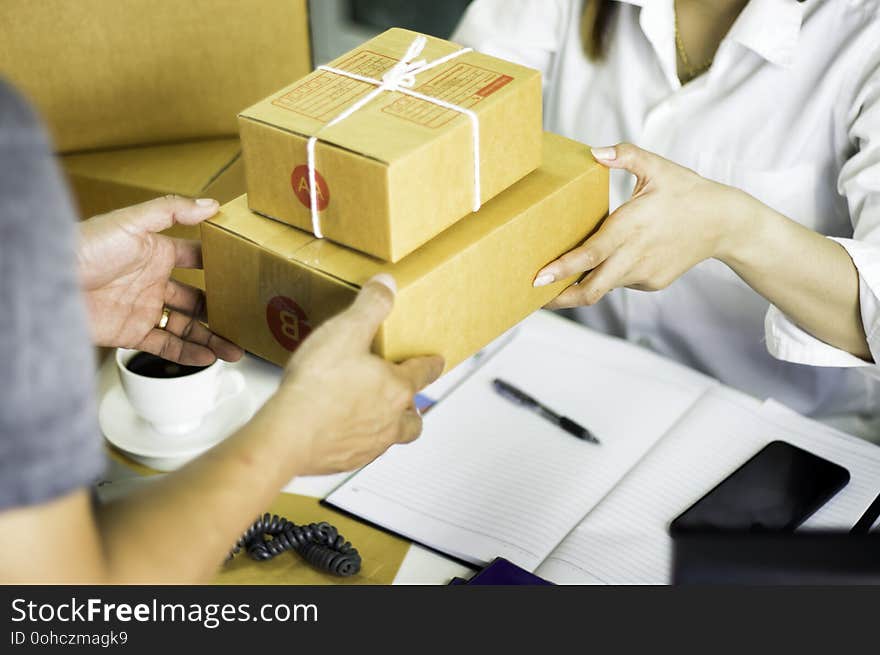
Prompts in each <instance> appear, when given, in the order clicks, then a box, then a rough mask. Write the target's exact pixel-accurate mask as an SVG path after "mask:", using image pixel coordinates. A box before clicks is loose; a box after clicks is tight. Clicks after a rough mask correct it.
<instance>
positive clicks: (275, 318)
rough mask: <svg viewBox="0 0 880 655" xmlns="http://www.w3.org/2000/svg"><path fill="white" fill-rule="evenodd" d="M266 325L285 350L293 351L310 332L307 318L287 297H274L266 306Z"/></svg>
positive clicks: (310, 327) (300, 308)
mask: <svg viewBox="0 0 880 655" xmlns="http://www.w3.org/2000/svg"><path fill="white" fill-rule="evenodd" d="M266 323H268V325H269V330H271V332H272V336H273V337H275V340H276V341H277V342H278V343H280V344H281V346H282V347H283V348H284V349H285V350H290V351H294V350H296V349H297V347H298V346H299V345H300V344H301V343H302V342H303V339H305V338H306V337H307V336H309V334H311V332H312V325H311V323H309V317H308V316H306V313H305V312H304V311H303V310H302V307H300V306H299V305H297V304H296V303H295V302H293V300H291V299H290V298H288V297H287V296H275V297H274V298H272V300H270V301H269V304H268V305H266Z"/></svg>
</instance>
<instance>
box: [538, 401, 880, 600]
mask: <svg viewBox="0 0 880 655" xmlns="http://www.w3.org/2000/svg"><path fill="white" fill-rule="evenodd" d="M777 439H781V440H783V441H787V442H789V443H792V444H794V445H796V446H800V447H801V448H804V449H805V450H809V451H810V452H812V453H815V454H816V455H819V456H820V457H824V458H826V459H828V460H830V461H832V462H836V463H838V464H841V465H842V466H844V467H845V468H847V469H848V470H849V472H850V482H849V484H848V485H847V486H846V487H845V488H844V489H843V490H842V491H841V492H839V493H838V494H837V495H836V496H835V497H834V498H832V499H831V500H830V501H829V502H828V503H827V504H826V505H825V506H823V507H822V508H821V509H820V510H819V511H818V512H816V513H815V514H814V515H813V516H812V517H811V518H810V519H809V520H808V521H807V522H806V523H805V524H804V527H816V528H844V529H847V528H850V527H851V526H852V525H853V524H854V523H855V522H856V521H857V520H858V518H859V517H860V516H861V514H862V512H864V510H865V509H866V508H867V507H868V505H869V504H870V503H871V501H872V500H873V499H874V497H875V496H876V495H877V493H878V490H880V448H878V447H877V446H875V445H873V444H871V443H868V442H866V441H863V440H861V439H857V438H855V437H851V436H849V435H846V434H843V433H841V432H837V431H835V430H833V429H832V428H829V427H827V426H824V425H822V424H820V423H817V422H815V421H811V420H809V419H806V418H804V417H802V416H800V415H798V414H796V413H794V412H792V411H791V410H788V409H786V408H784V407H782V406H780V405H778V404H776V403H772V402H771V403H767V404H765V405H762V403H760V402H758V401H756V400H753V399H751V398H748V397H746V396H744V395H742V394H740V393H738V392H735V391H732V390H730V389H724V388H720V387H719V388H716V389H713V390H712V391H710V392H709V393H708V394H706V395H705V396H704V397H703V398H702V399H701V400H700V402H699V403H698V404H697V405H696V406H695V407H694V408H693V409H692V410H691V411H690V412H689V413H688V415H687V416H686V417H684V418H683V419H682V421H680V422H679V423H678V424H677V425H676V426H675V427H674V429H673V430H672V431H671V432H670V434H668V435H667V436H665V437H664V438H663V439H662V440H661V441H660V442H659V443H658V444H657V446H656V447H655V448H654V449H653V450H652V451H651V453H649V454H648V455H647V456H646V457H645V458H644V459H643V460H642V461H641V462H640V463H639V465H638V466H637V467H636V468H635V469H633V471H631V473H630V474H629V475H628V476H626V477H625V478H624V479H623V480H622V481H621V482H620V483H619V484H618V485H617V486H616V487H615V489H614V490H613V491H612V492H611V493H610V494H609V495H608V496H607V498H605V499H604V500H603V502H602V503H601V504H600V505H599V506H598V507H596V508H595V509H594V510H593V511H592V512H591V513H590V514H589V515H588V516H587V517H586V518H585V519H584V520H583V521H582V522H581V524H580V525H579V526H578V527H577V528H576V529H575V530H574V531H573V532H572V533H571V534H570V535H569V536H568V537H567V538H566V539H565V540H564V541H563V542H562V543H561V544H560V545H559V547H558V548H556V549H555V551H554V552H553V553H551V554H550V555H549V556H548V558H547V560H546V561H545V562H544V563H543V564H542V565H541V566H540V567H539V568H538V570H537V573H538V574H539V575H542V576H544V577H546V578H548V579H550V580H553V581H555V582H560V583H578V584H589V583H613V584H646V583H647V584H652V583H653V584H663V583H666V582H668V581H669V574H670V568H671V558H672V540H671V539H670V537H669V535H668V531H667V530H668V526H669V523H670V522H671V521H672V520H673V519H674V518H675V517H676V516H678V515H679V514H680V513H681V512H682V511H684V510H685V509H687V508H688V507H689V506H690V505H691V504H692V503H694V502H695V501H697V500H698V499H699V498H700V497H702V496H703V494H705V493H706V492H707V491H708V490H709V489H711V488H712V487H714V486H715V485H716V484H717V483H718V482H720V481H721V480H723V479H724V478H725V477H727V475H729V474H730V473H732V472H733V471H734V470H735V469H736V468H737V467H738V466H739V465H740V464H742V463H743V462H745V461H746V460H747V459H748V458H749V457H751V456H752V455H754V454H755V453H756V452H757V451H758V450H760V449H761V448H762V447H763V446H764V445H766V444H767V443H769V442H771V441H774V440H777Z"/></svg>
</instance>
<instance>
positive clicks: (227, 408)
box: [98, 382, 256, 471]
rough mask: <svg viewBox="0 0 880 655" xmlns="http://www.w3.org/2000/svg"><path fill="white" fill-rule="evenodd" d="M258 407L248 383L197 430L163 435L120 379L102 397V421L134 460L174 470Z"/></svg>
mask: <svg viewBox="0 0 880 655" xmlns="http://www.w3.org/2000/svg"><path fill="white" fill-rule="evenodd" d="M255 410H256V407H255V403H254V400H253V398H252V396H251V394H250V393H249V392H248V389H247V387H245V389H244V390H243V391H241V392H240V393H238V394H236V395H234V396H232V397H230V398H228V399H226V400H225V401H223V402H222V403H220V404H219V405H218V406H217V408H216V409H215V410H214V411H213V412H211V413H210V414H208V415H207V416H206V417H205V418H204V419H203V420H202V424H201V425H200V426H199V427H198V428H197V429H196V430H194V431H193V432H191V433H189V434H186V435H183V436H168V435H163V434H160V433H159V432H156V431H155V430H154V429H153V427H152V426H151V425H150V424H149V423H147V422H146V421H144V420H143V419H142V418H141V417H140V416H138V415H137V414H136V413H135V411H134V409H133V408H132V406H131V404H130V403H129V402H128V398H126V396H125V392H124V391H123V390H122V386H121V385H120V384H119V383H118V382H117V384H115V385H113V386H112V387H111V388H110V389H109V390H108V391H107V393H106V394H105V395H104V398H103V399H102V400H101V406H100V409H99V411H98V421H99V423H100V426H101V432H103V433H104V437H105V438H106V439H107V441H109V442H110V443H111V444H113V445H114V446H115V447H116V448H118V449H119V450H121V451H122V452H124V453H125V454H127V455H128V456H129V457H131V458H132V459H133V460H135V461H137V462H140V463H141V464H143V465H144V466H148V467H150V468H153V469H156V470H158V471H171V470H174V469H176V468H180V467H181V466H183V465H184V464H186V463H187V462H188V461H189V460H191V459H193V458H194V457H197V456H198V455H201V454H202V453H203V452H205V451H206V450H208V449H209V448H211V447H212V446H214V445H216V444H217V443H219V442H220V441H222V440H223V439H225V438H226V437H228V436H229V435H230V434H232V433H233V432H235V431H236V430H237V429H238V428H240V427H241V426H242V425H244V424H245V423H246V422H247V421H248V420H249V419H250V418H251V416H253V414H254V412H255Z"/></svg>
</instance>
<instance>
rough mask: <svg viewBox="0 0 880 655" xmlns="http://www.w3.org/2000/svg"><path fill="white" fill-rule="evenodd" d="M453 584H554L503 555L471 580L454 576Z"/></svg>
mask: <svg viewBox="0 0 880 655" xmlns="http://www.w3.org/2000/svg"><path fill="white" fill-rule="evenodd" d="M449 584H451V585H467V584H477V585H552V584H553V583H552V582H548V581H547V580H545V579H544V578H539V577H538V576H537V575H535V574H534V573H529V572H528V571H526V570H525V569H523V568H520V567H519V566H517V565H516V564H514V563H513V562H510V561H508V560H506V559H504V558H503V557H496V558H495V559H493V560H492V561H491V562H490V563H489V566H487V567H486V568H484V569H483V570H482V571H480V572H479V573H477V574H476V575H475V576H474V577H472V578H471V579H470V580H463V579H462V578H453V579H452V581H451V582H450V583H449Z"/></svg>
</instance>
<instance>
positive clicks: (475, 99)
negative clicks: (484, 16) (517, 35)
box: [240, 29, 542, 261]
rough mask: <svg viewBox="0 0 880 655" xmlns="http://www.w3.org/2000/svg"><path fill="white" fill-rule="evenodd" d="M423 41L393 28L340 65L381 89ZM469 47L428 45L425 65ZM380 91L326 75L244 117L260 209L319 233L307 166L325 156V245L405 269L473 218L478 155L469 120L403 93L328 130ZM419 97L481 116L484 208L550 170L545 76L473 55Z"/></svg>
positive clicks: (419, 81) (446, 67) (424, 79)
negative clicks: (543, 168) (311, 142)
mask: <svg viewBox="0 0 880 655" xmlns="http://www.w3.org/2000/svg"><path fill="white" fill-rule="evenodd" d="M418 36H419V34H418V33H416V32H411V31H409V30H403V29H391V30H388V31H387V32H384V33H383V34H380V35H379V36H377V37H376V38H374V39H372V40H370V41H367V42H366V43H364V44H363V45H362V46H360V47H358V48H356V49H355V50H353V51H351V52H349V53H347V54H345V55H343V56H342V57H340V58H339V59H336V60H335V61H333V62H331V66H333V67H335V68H337V69H341V70H345V71H350V72H354V73H358V74H360V75H363V76H366V77H369V78H372V79H377V80H378V79H381V78H382V76H383V75H384V74H385V73H386V72H387V71H388V70H389V69H390V68H391V67H392V66H394V65H395V64H396V63H397V62H398V61H399V60H400V59H401V58H403V57H404V55H405V53H406V52H407V49H408V48H409V47H410V44H412V42H413V40H414V39H415V38H416V37H418ZM459 49H460V46H458V45H455V44H453V43H450V42H449V41H444V40H443V39H437V38H433V37H428V39H427V45H426V47H425V49H424V51H423V52H422V53H421V54H419V55H417V56H416V60H422V59H424V60H426V61H428V62H431V61H434V60H435V59H437V58H439V57H442V56H445V55H448V54H450V53H452V52H455V51H457V50H459ZM376 88H377V87H376V86H375V85H373V84H371V83H369V82H363V81H359V80H355V79H351V78H349V77H346V76H343V75H340V74H337V73H334V72H330V71H323V70H317V71H315V72H313V73H312V74H310V75H308V76H307V77H305V78H304V79H302V80H299V81H298V82H296V83H294V84H292V85H290V86H287V87H286V88H284V89H282V90H280V91H277V92H276V93H274V94H272V95H271V96H269V97H268V98H266V99H265V100H262V101H261V102H259V103H257V104H256V105H254V106H253V107H250V108H248V109H246V110H244V111H243V112H242V114H241V118H240V133H241V140H242V150H243V157H244V165H245V173H246V175H247V187H248V202H249V203H250V208H251V209H252V210H254V211H256V212H258V213H260V214H263V215H265V216H269V217H271V218H275V219H277V220H280V221H283V222H285V223H288V224H290V225H293V226H295V227H298V228H301V229H303V230H308V231H310V232H311V231H312V216H311V211H310V207H311V201H310V196H309V193H310V187H309V179H308V167H307V156H306V143H307V141H308V139H309V137H311V136H313V135H317V136H318V137H319V140H318V142H317V145H316V148H315V153H316V156H315V159H316V166H315V169H316V171H317V176H318V183H317V187H318V188H317V190H316V194H317V199H318V203H317V204H318V208H319V210H320V214H319V215H320V221H321V228H322V231H323V233H324V236H325V237H327V238H328V239H331V240H333V241H336V242H337V243H340V244H343V245H346V246H349V247H351V248H354V249H356V250H360V251H362V252H365V253H368V254H371V255H374V256H376V257H379V258H381V259H384V260H386V261H398V260H400V259H401V258H403V257H405V256H406V255H407V254H408V253H410V252H412V251H413V250H415V249H416V248H418V247H419V246H421V245H422V244H424V243H426V242H427V241H429V240H430V239H431V238H433V237H434V236H436V235H437V234H439V233H440V232H442V231H443V230H445V229H446V228H448V227H449V226H450V225H452V224H453V223H455V222H456V221H458V220H460V219H461V218H463V217H464V216H467V215H468V214H470V212H471V211H472V210H473V204H474V147H473V132H472V123H471V120H470V118H469V117H468V116H467V115H464V114H462V113H460V112H457V111H455V110H452V109H448V108H443V107H440V106H438V105H435V104H432V103H430V102H428V101H427V100H421V99H418V98H413V97H411V96H407V95H404V94H402V93H399V92H387V91H386V92H383V93H382V94H380V95H379V96H378V97H376V98H375V99H374V100H373V101H372V102H370V103H369V104H367V105H365V106H364V107H362V108H360V109H359V110H358V111H356V112H355V113H354V114H352V115H351V116H350V117H348V118H346V119H345V120H343V121H342V122H340V123H338V124H336V125H333V126H332V127H328V128H326V129H322V128H323V127H324V125H325V124H326V123H328V122H329V121H331V120H332V119H333V118H335V117H336V116H338V115H339V114H340V113H341V112H342V111H344V110H345V109H347V108H348V107H350V106H351V105H353V104H354V103H355V101H356V100H359V99H361V98H363V97H364V96H366V95H367V94H368V93H370V92H371V91H374V90H375V89H376ZM413 90H414V91H416V92H419V93H421V94H423V95H426V96H431V97H437V98H440V99H442V100H444V101H446V102H448V103H452V104H455V105H459V106H462V107H464V108H467V109H469V110H471V111H473V112H475V113H476V114H477V116H478V118H479V132H480V146H479V155H480V167H481V175H480V187H481V200H482V202H486V201H488V200H490V199H491V198H492V197H493V196H495V195H497V194H498V193H500V192H502V191H503V190H504V189H506V188H507V187H509V186H510V185H511V184H513V183H514V182H516V181H517V180H519V179H521V178H522V177H523V176H525V175H527V174H528V173H530V172H531V171H533V170H535V168H537V167H538V166H539V165H540V163H541V142H542V127H541V123H542V121H541V74H540V73H539V72H538V71H536V70H533V69H530V68H525V67H523V66H519V65H517V64H513V63H510V62H507V61H504V60H501V59H497V58H495V57H490V56H488V55H484V54H481V53H477V52H468V53H466V54H463V55H460V56H458V57H456V58H454V59H451V60H450V61H448V62H446V63H444V64H441V65H439V66H437V67H436V68H433V69H430V70H427V71H425V72H424V73H420V74H418V75H417V76H416V81H415V87H414V88H413Z"/></svg>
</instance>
